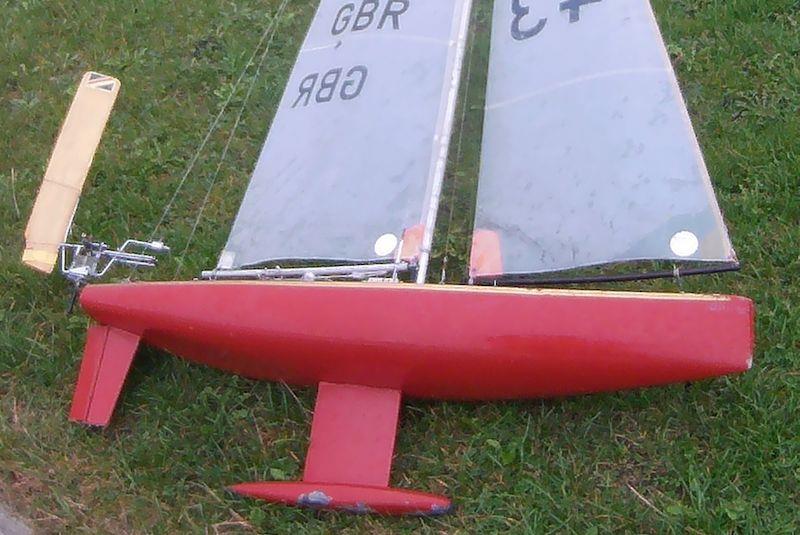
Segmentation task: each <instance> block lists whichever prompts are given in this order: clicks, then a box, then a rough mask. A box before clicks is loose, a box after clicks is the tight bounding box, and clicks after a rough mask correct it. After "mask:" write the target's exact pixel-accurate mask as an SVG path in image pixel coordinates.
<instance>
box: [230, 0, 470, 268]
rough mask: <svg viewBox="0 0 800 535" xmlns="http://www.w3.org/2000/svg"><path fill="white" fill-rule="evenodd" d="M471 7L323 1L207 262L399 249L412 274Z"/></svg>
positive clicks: (429, 224) (423, 250) (388, 253)
mask: <svg viewBox="0 0 800 535" xmlns="http://www.w3.org/2000/svg"><path fill="white" fill-rule="evenodd" d="M470 4H471V2H470V0H436V1H428V0H389V1H379V0H367V1H363V2H345V1H342V0H322V2H321V3H320V6H319V9H318V11H317V13H316V16H315V18H314V20H313V22H312V24H311V27H310V29H309V32H308V35H307V37H306V40H305V43H304V44H303V47H302V49H301V51H300V53H299V57H298V59H297V62H296V64H295V66H294V69H293V72H292V74H291V76H290V78H289V81H288V84H287V88H286V91H285V93H284V96H283V99H282V100H281V103H280V107H279V109H278V111H277V113H276V116H275V119H274V122H273V125H272V128H271V130H270V133H269V135H268V138H267V141H266V144H265V146H264V148H263V150H262V153H261V156H260V158H259V160H258V164H257V166H256V169H255V172H254V173H253V177H252V179H251V182H250V185H249V188H248V190H247V193H246V195H245V198H244V201H243V203H242V206H241V208H240V211H239V213H238V215H237V217H236V221H235V223H234V225H233V229H232V231H231V234H230V237H229V239H228V243H227V245H226V247H225V249H224V251H223V252H222V255H221V256H220V261H219V265H218V268H219V269H220V270H229V269H240V268H247V267H254V266H261V265H268V264H269V263H270V262H274V261H278V260H306V261H325V262H373V261H387V260H392V259H394V258H396V257H398V256H402V257H403V258H405V259H408V260H415V261H419V263H420V270H421V271H422V272H423V273H422V276H423V277H424V264H425V263H426V261H427V253H428V251H429V249H430V241H431V233H432V231H433V225H434V223H435V215H436V210H437V209H438V200H439V193H440V190H441V181H442V178H443V175H444V166H445V161H446V154H447V146H448V143H449V138H450V131H451V126H452V118H453V114H454V111H455V110H454V108H455V99H456V95H457V92H458V91H457V89H458V81H459V74H460V67H461V61H462V58H463V45H464V40H465V36H466V32H467V26H468V20H469V13H470ZM401 243H402V244H403V245H402V253H401V251H400V250H399V248H400V247H401Z"/></svg>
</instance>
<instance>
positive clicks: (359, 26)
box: [331, 0, 410, 35]
mask: <svg viewBox="0 0 800 535" xmlns="http://www.w3.org/2000/svg"><path fill="white" fill-rule="evenodd" d="M409 2H410V0H388V1H387V2H381V1H380V0H363V1H362V2H361V7H359V8H358V10H356V4H355V3H354V2H350V3H347V4H345V5H343V6H342V8H341V9H340V10H339V12H338V13H337V14H336V19H335V20H334V21H333V27H332V28H331V34H332V35H341V34H342V33H344V32H346V31H347V30H350V31H351V32H360V31H362V30H366V29H367V28H369V27H370V26H372V25H373V24H375V23H376V22H377V25H378V29H379V30H382V29H383V28H384V27H385V26H386V25H387V24H391V27H392V29H394V30H399V29H400V16H401V15H402V14H403V13H405V12H406V11H408V8H409V7H410V3H409ZM381 4H383V8H382V9H381Z"/></svg>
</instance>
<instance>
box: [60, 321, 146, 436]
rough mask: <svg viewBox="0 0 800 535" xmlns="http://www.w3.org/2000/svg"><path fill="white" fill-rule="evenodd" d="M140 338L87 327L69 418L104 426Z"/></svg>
mask: <svg viewBox="0 0 800 535" xmlns="http://www.w3.org/2000/svg"><path fill="white" fill-rule="evenodd" d="M139 340H140V337H139V336H137V335H135V334H131V333H129V332H127V331H122V330H120V329H115V328H113V327H106V326H102V325H94V326H92V327H90V328H89V331H88V335H87V338H86V346H85V347H84V350H83V360H82V362H81V369H80V373H79V375H78V383H77V385H76V386H75V393H74V395H73V398H72V408H71V409H70V413H69V419H70V420H72V421H75V422H80V423H84V424H88V425H93V426H100V427H105V426H107V425H108V423H109V421H110V420H111V414H112V413H113V412H114V407H115V406H116V405H117V400H118V399H119V394H120V392H122V385H123V384H124V383H125V377H127V375H128V371H129V370H130V367H131V362H133V357H134V355H135V354H136V349H137V348H138V347H139Z"/></svg>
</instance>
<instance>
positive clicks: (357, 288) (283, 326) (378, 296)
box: [81, 282, 754, 400]
mask: <svg viewBox="0 0 800 535" xmlns="http://www.w3.org/2000/svg"><path fill="white" fill-rule="evenodd" d="M81 304H82V306H83V308H84V309H85V310H86V312H87V313H88V314H89V315H90V316H91V317H92V318H94V319H95V320H97V321H98V322H99V323H100V324H102V325H107V326H112V327H115V328H117V329H120V330H122V331H126V332H129V333H132V334H135V335H138V336H140V337H141V338H142V341H144V342H146V343H148V344H151V345H154V346H157V347H160V348H163V349H165V350H167V351H169V352H172V353H174V354H176V355H180V356H182V357H184V358H187V359H190V360H192V361H195V362H198V363H202V364H207V365H210V366H213V367H216V368H220V369H223V370H227V371H229V372H233V373H237V374H241V375H244V376H247V377H251V378H254V379H265V380H271V381H285V382H287V383H289V384H296V385H307V386H316V385H317V384H318V383H320V382H330V383H339V384H354V385H363V386H371V387H377V388H388V389H394V390H398V391H401V392H402V393H403V394H405V395H407V396H411V397H418V398H434V399H458V400H495V399H511V398H536V397H552V396H563V395H572V394H583V393H592V392H601V391H610V390H618V389H626V388H635V387H645V386H653V385H660V384H666V383H673V382H683V381H694V380H699V379H705V378H709V377H715V376H720V375H724V374H729V373H735V372H743V371H745V370H747V369H748V368H749V367H750V366H751V364H752V351H753V314H754V312H753V306H752V303H751V301H750V300H748V299H745V298H741V297H720V296H716V297H699V296H686V295H680V294H676V295H662V294H633V293H628V294H624V293H601V292H571V291H524V290H502V289H489V288H472V287H470V288H464V287H430V286H422V287H421V286H414V285H391V286H389V285H370V284H321V283H311V284H305V283H274V282H254V283H249V282H190V283H153V284H122V285H101V286H90V287H88V288H86V289H85V290H84V291H83V294H82V296H81Z"/></svg>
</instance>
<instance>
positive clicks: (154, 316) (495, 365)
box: [70, 282, 753, 515]
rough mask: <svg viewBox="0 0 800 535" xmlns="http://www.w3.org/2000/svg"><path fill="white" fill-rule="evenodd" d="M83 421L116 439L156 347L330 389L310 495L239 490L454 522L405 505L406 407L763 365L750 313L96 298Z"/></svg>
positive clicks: (324, 298)
mask: <svg viewBox="0 0 800 535" xmlns="http://www.w3.org/2000/svg"><path fill="white" fill-rule="evenodd" d="M81 304H82V305H83V307H84V309H86V311H87V312H88V313H89V315H91V316H92V317H93V318H94V319H95V320H97V322H98V323H99V325H95V326H93V327H92V328H91V329H90V331H89V336H88V338H87V343H86V348H85V350H84V358H83V362H82V364H81V372H80V375H79V378H78V385H77V387H76V389H75V396H74V398H73V404H72V410H71V412H70V417H71V418H72V419H73V420H76V421H79V422H83V423H86V424H89V425H101V426H102V425H107V424H108V422H109V420H110V418H111V414H112V412H113V409H114V406H115V405H116V402H117V399H118V398H119V392H120V390H121V388H122V385H123V382H124V380H125V375H126V374H127V373H128V369H129V368H130V365H131V363H132V361H133V359H134V356H135V354H136V350H137V348H138V346H139V344H140V343H141V342H142V341H143V342H146V343H149V344H151V345H155V346H158V347H161V348H163V349H166V350H168V351H171V352H172V353H175V354H177V355H180V356H182V357H185V358H188V359H190V360H193V361H196V362H199V363H203V364H208V365H210V366H214V367H217V368H221V369H223V370H227V371H230V372H234V373H238V374H241V375H245V376H248V377H252V378H255V379H267V380H272V381H285V382H287V383H290V384H299V385H308V386H316V385H319V389H318V392H317V403H316V406H315V409H314V419H313V423H312V425H311V440H310V445H309V449H308V454H307V456H306V464H305V470H304V472H303V480H302V481H299V482H292V483H288V482H257V483H245V484H240V485H235V486H233V487H231V489H232V490H234V491H235V492H238V493H240V494H242V495H245V496H249V497H254V498H258V499H262V500H266V501H268V502H272V503H281V504H289V505H298V506H304V507H314V508H323V509H339V510H347V511H354V512H374V513H381V514H425V515H436V514H443V513H445V512H446V511H448V510H449V509H450V500H449V499H447V498H445V497H441V496H435V495H432V494H427V493H420V492H414V491H409V490H402V489H392V488H391V487H390V486H389V483H390V471H391V462H392V455H393V451H394V443H395V435H396V431H397V418H398V414H399V409H400V403H401V398H402V396H403V395H406V396H413V397H422V398H437V399H462V400H492V399H509V398H531V397H547V396H561V395H568V394H580V393H589V392H599V391H603V390H616V389H621V388H632V387H642V386H650V385H657V384H663V383H671V382H675V381H691V380H696V379H704V378H707V377H713V376H717V375H723V374H726V373H733V372H740V371H744V370H746V369H748V368H749V367H750V365H751V364H752V350H753V306H752V303H751V302H750V301H749V300H747V299H742V298H739V297H699V296H686V295H655V294H620V293H599V292H563V291H562V292H555V291H523V290H498V289H491V288H458V287H435V286H434V287H432V286H415V285H372V284H323V283H312V284H306V283H278V282H255V283H246V282H243V283H234V282H193V283H160V284H125V285H111V286H91V287H88V288H86V289H85V290H84V292H83V294H82V296H81Z"/></svg>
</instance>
